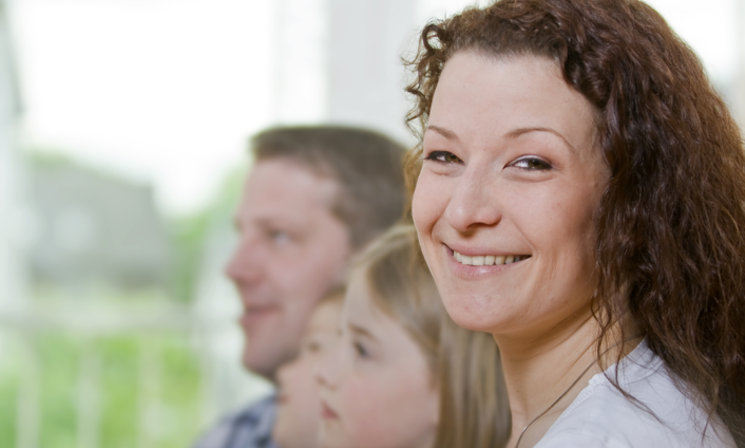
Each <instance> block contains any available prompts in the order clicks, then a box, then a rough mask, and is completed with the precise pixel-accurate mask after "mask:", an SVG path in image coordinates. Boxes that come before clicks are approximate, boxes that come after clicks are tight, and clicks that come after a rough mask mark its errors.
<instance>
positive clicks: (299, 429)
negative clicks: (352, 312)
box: [272, 300, 342, 448]
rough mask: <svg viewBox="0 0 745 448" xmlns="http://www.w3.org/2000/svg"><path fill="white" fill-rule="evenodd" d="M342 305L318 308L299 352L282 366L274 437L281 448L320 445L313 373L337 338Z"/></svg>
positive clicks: (319, 411) (334, 302) (332, 302)
mask: <svg viewBox="0 0 745 448" xmlns="http://www.w3.org/2000/svg"><path fill="white" fill-rule="evenodd" d="M341 306H342V304H341V302H340V301H338V300H336V301H331V302H324V303H321V304H320V305H318V306H317V307H316V309H315V310H314V311H313V313H312V314H311V317H310V321H309V322H308V327H307V328H306V330H305V333H304V334H303V338H302V343H301V346H300V354H299V355H298V357H297V358H296V359H295V360H294V361H292V362H290V363H288V364H285V365H284V366H282V367H281V368H280V369H279V372H278V374H277V380H278V383H279V407H278V409H277V420H276V422H275V424H274V430H273V434H272V437H273V440H274V441H275V442H276V443H277V445H279V446H281V447H282V448H313V447H316V446H318V444H317V440H318V426H319V420H320V413H321V404H320V399H319V397H318V389H319V386H318V383H317V382H316V380H315V378H314V376H313V374H314V371H315V369H316V365H317V363H318V360H319V359H320V358H321V357H322V356H323V355H324V353H326V352H327V351H328V350H329V349H330V348H331V346H332V345H333V344H335V342H336V340H337V339H338V335H337V333H338V328H339V316H340V314H341Z"/></svg>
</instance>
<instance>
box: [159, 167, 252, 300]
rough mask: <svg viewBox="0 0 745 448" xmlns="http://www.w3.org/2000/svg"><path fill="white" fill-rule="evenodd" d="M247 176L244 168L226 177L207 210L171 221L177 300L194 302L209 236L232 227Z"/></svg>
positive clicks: (173, 270)
mask: <svg viewBox="0 0 745 448" xmlns="http://www.w3.org/2000/svg"><path fill="white" fill-rule="evenodd" d="M245 173H246V170H245V168H240V169H237V170H235V171H233V172H232V173H231V174H230V175H229V176H227V177H226V179H225V181H224V183H223V185H222V186H221V187H220V189H219V190H218V193H217V194H216V195H215V199H214V200H213V201H212V203H211V204H210V205H209V206H208V207H206V208H204V209H203V210H201V211H199V212H197V213H194V214H191V215H189V216H182V217H177V218H173V219H171V220H170V221H169V223H168V226H167V229H168V232H169V234H170V235H171V241H172V244H171V246H172V247H173V250H174V254H173V264H172V273H171V276H170V277H171V279H172V285H171V291H172V295H173V297H175V298H176V300H177V301H179V302H190V301H192V300H193V299H194V295H195V293H196V286H197V283H198V281H199V274H200V269H201V268H202V262H203V256H204V251H205V249H206V246H207V245H208V244H210V241H209V240H210V237H211V236H214V234H215V233H220V232H226V231H230V230H228V229H230V228H232V223H233V214H234V213H235V208H236V206H237V204H238V202H239V198H240V194H241V189H242V183H243V179H244V177H245Z"/></svg>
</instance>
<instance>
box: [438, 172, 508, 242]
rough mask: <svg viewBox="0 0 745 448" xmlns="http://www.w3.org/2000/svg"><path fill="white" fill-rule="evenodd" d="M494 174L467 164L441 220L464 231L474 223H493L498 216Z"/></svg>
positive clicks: (486, 224)
mask: <svg viewBox="0 0 745 448" xmlns="http://www.w3.org/2000/svg"><path fill="white" fill-rule="evenodd" d="M496 187H497V182H496V175H495V174H494V173H491V172H490V171H489V170H486V169H484V168H480V167H472V166H469V167H468V168H467V169H466V170H465V171H464V172H463V174H462V175H461V176H460V177H459V178H458V182H457V183H456V185H455V188H454V189H453V190H452V193H451V195H450V201H449V202H448V205H447V208H446V209H445V219H446V220H447V222H448V223H449V224H450V226H452V227H453V228H454V229H456V230H458V231H460V232H468V231H470V230H473V229H474V228H476V227H478V226H493V225H495V224H497V223H498V222H499V220H500V219H501V213H500V207H499V204H498V202H499V201H498V197H497V191H496V189H497V188H496Z"/></svg>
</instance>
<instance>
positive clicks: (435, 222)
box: [413, 52, 609, 337]
mask: <svg viewBox="0 0 745 448" xmlns="http://www.w3.org/2000/svg"><path fill="white" fill-rule="evenodd" d="M594 118H595V112H594V109H593V107H592V105H591V104H590V103H589V102H588V101H587V100H586V99H585V98H584V97H583V96H581V95H580V94H579V93H577V92H576V91H574V90H572V89H571V88H570V87H569V86H568V85H567V84H566V83H565V81H564V80H563V79H562V76H561V72H560V70H559V66H558V65H557V64H556V63H555V62H553V61H551V60H550V59H548V58H539V57H533V56H523V57H511V58H508V57H502V58H496V57H490V56H484V55H481V54H478V53H473V52H461V53H457V54H455V55H454V56H453V57H452V58H451V59H450V60H449V61H448V62H447V63H446V65H445V68H444V70H443V72H442V75H441V77H440V81H439V84H438V86H437V90H436V92H435V95H434V99H433V102H432V108H431V111H430V116H429V122H428V127H427V129H426V131H425V134H424V142H423V143H424V145H423V147H424V154H423V157H424V163H423V166H422V170H421V174H420V176H419V180H418V182H417V185H416V190H415V192H414V198H413V216H414V222H415V224H416V228H417V231H418V234H419V240H420V243H421V246H422V250H423V252H424V256H425V259H426V260H427V264H428V265H429V267H430V269H431V270H432V274H433V276H434V278H435V281H436V282H437V286H438V289H439V290H440V293H441V295H442V297H443V300H444V303H445V306H446V308H447V310H448V312H449V313H450V315H451V316H452V317H453V319H454V320H455V321H456V322H457V323H458V324H460V325H461V326H464V327H466V328H470V329H475V330H481V331H489V332H491V333H494V334H495V336H499V335H500V334H503V335H510V336H518V335H522V336H527V337H545V336H548V335H549V334H552V332H553V331H554V330H561V329H562V328H571V327H573V326H576V325H577V324H578V323H579V322H580V321H586V319H587V316H588V312H589V303H590V298H591V296H592V293H593V290H594V287H595V280H596V277H595V276H594V275H593V267H594V263H595V260H594V255H593V249H594V244H595V233H594V225H593V215H594V211H595V209H596V207H597V205H598V203H599V200H600V197H601V195H602V192H603V191H604V188H605V186H606V184H607V182H608V178H609V169H608V168H607V165H606V163H605V161H604V159H603V158H602V156H601V154H600V151H599V149H598V148H597V147H596V144H595V141H594V136H595V132H594Z"/></svg>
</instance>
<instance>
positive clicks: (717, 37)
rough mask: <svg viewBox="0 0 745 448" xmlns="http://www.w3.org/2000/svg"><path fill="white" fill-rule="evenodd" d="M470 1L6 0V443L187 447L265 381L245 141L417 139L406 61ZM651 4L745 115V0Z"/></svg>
mask: <svg viewBox="0 0 745 448" xmlns="http://www.w3.org/2000/svg"><path fill="white" fill-rule="evenodd" d="M473 3H474V2H473V1H468V0H0V448H11V447H12V448H36V447H45V448H56V447H60V448H61V447H65V448H67V447H81V448H94V447H148V448H150V447H186V446H189V445H190V443H191V442H192V441H193V440H194V438H195V437H196V436H197V434H198V433H199V432H200V431H201V430H203V429H204V428H206V427H207V426H208V425H209V424H211V423H212V422H214V420H215V419H216V418H218V417H219V416H220V415H222V414H223V413H225V412H227V411H229V410H231V409H235V408H236V407H237V406H239V405H240V404H242V403H245V402H246V401H248V400H251V399H255V398H256V397H258V396H260V395H262V394H264V393H266V392H267V391H268V387H269V386H268V385H267V384H266V383H264V382H262V381H261V380H260V379H258V378H255V377H252V376H250V375H248V374H246V373H245V372H243V371H242V370H241V368H240V362H239V359H240V356H239V352H240V348H241V336H240V333H239V331H238V327H237V325H236V318H237V316H238V311H239V304H238V300H237V297H236V295H235V294H234V292H233V290H232V287H231V285H230V284H229V283H228V282H227V281H226V280H225V279H224V278H223V275H222V267H223V264H224V263H225V261H226V259H227V257H228V255H229V253H230V250H231V247H232V245H233V243H234V235H233V231H232V228H231V220H232V211H233V209H234V207H235V205H236V202H237V198H238V193H239V190H240V183H241V177H242V176H243V175H244V174H245V172H246V170H247V169H249V168H250V160H249V159H248V157H247V156H246V148H245V146H246V140H247V138H248V137H249V136H250V135H251V134H253V133H254V132H256V131H258V130H260V129H261V128H263V127H266V126H269V125H274V124H280V123H283V124H290V123H321V122H335V123H349V124H356V125H365V126H369V127H372V128H375V129H377V130H381V131H384V132H387V133H389V134H391V135H393V136H394V137H396V138H398V139H399V140H401V141H403V142H406V143H411V142H412V138H411V136H409V134H408V132H407V130H406V128H405V126H404V124H403V116H404V114H405V112H406V109H407V99H406V98H405V96H404V94H403V92H402V86H403V85H404V84H405V75H404V70H403V67H402V64H401V62H400V58H401V56H402V55H403V56H406V55H407V54H411V53H412V52H413V51H414V49H415V45H416V37H417V33H418V29H420V28H421V27H422V25H423V24H424V23H425V22H426V21H427V20H429V19H431V18H433V17H444V16H445V15H447V14H452V13H454V12H457V11H459V10H461V9H462V8H463V7H465V6H467V5H469V4H473ZM481 3H482V4H483V3H486V2H483V1H482V2H481ZM649 3H650V4H652V5H653V6H654V7H656V8H657V9H658V10H659V11H660V12H661V13H662V14H663V15H664V16H665V17H666V18H667V19H668V21H669V22H670V23H671V25H672V26H673V28H675V29H676V30H677V32H678V33H679V34H680V35H681V36H682V37H683V38H684V39H685V40H686V41H688V43H689V44H690V45H691V46H692V47H693V48H694V49H695V50H696V51H697V52H698V53H699V55H700V56H701V57H702V59H703V61H704V63H705V65H706V67H707V70H708V71H709V74H710V76H711V78H712V80H713V82H714V84H715V85H716V87H717V88H718V89H719V91H720V92H721V93H722V95H723V96H724V97H725V98H726V100H727V102H728V104H729V105H730V106H731V108H732V110H733V112H734V113H735V115H736V117H737V119H738V121H739V123H740V124H741V126H744V125H745V0H708V1H707V2H706V3H705V4H706V6H705V8H704V7H703V6H702V2H700V1H696V0H654V1H651V0H650V2H649Z"/></svg>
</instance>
